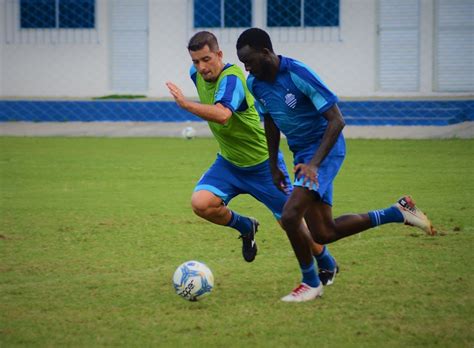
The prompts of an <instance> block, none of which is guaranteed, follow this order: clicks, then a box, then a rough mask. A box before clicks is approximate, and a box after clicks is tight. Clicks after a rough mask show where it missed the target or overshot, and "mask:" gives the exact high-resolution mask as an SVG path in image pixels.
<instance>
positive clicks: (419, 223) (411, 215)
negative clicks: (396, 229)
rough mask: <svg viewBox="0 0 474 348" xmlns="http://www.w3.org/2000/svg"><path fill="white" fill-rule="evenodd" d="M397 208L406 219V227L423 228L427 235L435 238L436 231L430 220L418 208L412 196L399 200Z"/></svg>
mask: <svg viewBox="0 0 474 348" xmlns="http://www.w3.org/2000/svg"><path fill="white" fill-rule="evenodd" d="M395 207H397V208H398V210H400V212H401V213H402V215H403V218H404V219H405V225H409V226H415V227H418V228H421V229H422V230H423V231H425V232H426V234H428V235H430V236H434V235H435V234H436V230H435V229H434V227H433V224H432V223H431V221H430V219H428V217H427V216H426V215H425V214H424V213H423V212H422V211H421V210H420V209H418V208H417V207H416V205H415V201H414V200H413V198H411V197H410V196H404V197H402V198H400V199H399V200H398V202H397V203H396V204H395Z"/></svg>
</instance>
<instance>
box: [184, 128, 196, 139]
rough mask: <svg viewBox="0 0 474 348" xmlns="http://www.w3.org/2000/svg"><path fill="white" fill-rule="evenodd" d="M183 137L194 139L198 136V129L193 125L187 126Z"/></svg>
mask: <svg viewBox="0 0 474 348" xmlns="http://www.w3.org/2000/svg"><path fill="white" fill-rule="evenodd" d="M181 135H182V136H183V138H186V139H193V138H194V137H195V136H196V130H195V129H194V128H193V127H186V128H184V129H183V131H182V132H181Z"/></svg>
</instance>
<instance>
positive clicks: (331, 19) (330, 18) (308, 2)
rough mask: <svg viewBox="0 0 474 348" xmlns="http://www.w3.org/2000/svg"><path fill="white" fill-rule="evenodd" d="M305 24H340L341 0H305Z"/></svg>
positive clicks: (308, 25)
mask: <svg viewBox="0 0 474 348" xmlns="http://www.w3.org/2000/svg"><path fill="white" fill-rule="evenodd" d="M304 25H305V26H306V27H337V26H339V0H304Z"/></svg>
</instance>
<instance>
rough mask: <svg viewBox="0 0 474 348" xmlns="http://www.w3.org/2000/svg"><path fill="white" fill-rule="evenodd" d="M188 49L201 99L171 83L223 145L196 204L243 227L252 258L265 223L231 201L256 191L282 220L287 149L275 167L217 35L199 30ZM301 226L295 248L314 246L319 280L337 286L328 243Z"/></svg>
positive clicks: (214, 218)
mask: <svg viewBox="0 0 474 348" xmlns="http://www.w3.org/2000/svg"><path fill="white" fill-rule="evenodd" d="M188 51H189V54H190V56H191V59H192V61H193V65H192V67H191V70H190V75H191V79H192V80H193V82H194V84H195V86H196V88H197V91H198V95H199V100H200V103H198V102H194V101H190V100H187V99H186V98H185V97H184V96H183V93H182V92H181V89H180V88H179V87H178V86H176V85H175V84H174V83H172V82H167V83H166V85H167V87H168V89H169V91H170V93H171V95H172V96H173V98H174V99H175V101H176V103H177V104H178V105H179V106H180V107H181V108H183V109H185V110H187V111H189V112H191V113H193V114H195V115H197V116H198V117H200V118H202V119H203V120H205V121H207V122H208V124H209V128H210V129H211V131H212V134H213V135H214V137H215V139H216V140H217V142H218V143H219V148H220V152H219V153H218V154H217V158H216V160H215V162H214V163H213V164H212V166H211V167H210V168H209V169H208V170H207V171H206V172H205V173H204V175H203V176H202V178H201V179H200V180H199V182H198V183H197V185H196V187H195V189H194V192H193V195H192V198H191V205H192V208H193V211H194V212H195V213H196V214H197V215H198V216H200V217H202V218H203V219H206V220H208V221H210V222H212V223H215V224H218V225H222V226H228V227H230V228H233V229H235V230H237V231H238V232H239V233H240V238H241V239H242V243H243V245H242V254H243V257H244V259H245V261H247V262H252V261H253V260H254V259H255V256H256V254H257V244H256V242H255V234H256V232H257V230H258V227H259V223H258V221H257V220H256V219H254V218H252V217H247V216H243V215H240V214H238V213H237V212H235V211H233V210H231V209H229V207H228V203H229V202H230V200H231V199H232V198H234V197H236V196H237V195H239V194H250V195H252V196H253V197H254V198H255V199H257V200H259V201H260V202H262V203H263V204H264V205H265V206H267V207H268V209H270V210H271V211H272V212H273V214H274V216H275V218H276V219H277V220H278V221H280V218H281V214H282V211H283V206H284V205H285V203H286V200H287V198H288V196H289V194H290V193H291V190H292V185H291V180H290V178H289V176H288V173H287V170H286V166H285V163H284V161H283V156H282V154H281V153H279V154H278V160H277V161H276V164H275V165H276V166H277V168H273V170H270V162H269V156H268V149H267V143H266V138H265V132H264V130H263V127H262V125H261V123H260V117H259V115H258V112H257V111H256V109H255V106H254V99H253V97H252V95H251V94H250V92H249V91H248V89H247V86H246V82H245V81H246V78H245V76H244V74H243V72H242V70H241V69H240V68H239V67H238V66H236V65H232V64H225V63H224V62H223V53H222V51H221V50H220V49H219V45H218V43H217V39H216V37H215V36H214V34H212V33H210V32H207V31H202V32H198V33H196V34H195V35H194V36H193V37H192V38H191V39H190V41H189V44H188ZM272 173H273V175H272ZM300 228H301V229H302V230H304V233H303V234H304V236H305V237H304V238H302V239H299V240H295V239H294V238H293V239H290V241H291V244H292V247H293V249H294V250H295V248H297V247H298V245H308V244H309V245H310V246H311V249H312V251H313V254H314V256H315V259H316V263H317V266H318V270H319V272H318V273H319V277H317V278H318V279H316V280H315V281H317V283H318V284H319V283H321V286H322V285H330V284H332V282H333V281H334V277H335V275H336V273H337V271H338V267H337V264H336V261H335V260H334V258H333V257H332V255H331V254H330V253H329V250H328V249H327V248H326V247H325V246H322V245H319V244H316V243H315V242H314V241H313V240H312V239H311V237H310V234H309V232H308V230H307V228H306V226H305V225H304V223H302V224H301V226H300ZM301 271H302V273H303V276H305V273H306V274H314V273H315V272H314V271H315V269H314V268H312V269H311V270H307V269H302V270H301Z"/></svg>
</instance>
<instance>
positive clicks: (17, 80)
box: [0, 0, 109, 97]
mask: <svg viewBox="0 0 474 348" xmlns="http://www.w3.org/2000/svg"><path fill="white" fill-rule="evenodd" d="M3 1H5V0H3ZM107 2H108V1H107V0H97V11H96V16H97V22H98V23H99V24H98V29H97V30H98V40H97V39H96V38H95V35H94V37H93V38H92V39H90V38H89V37H88V34H87V33H79V34H78V35H77V38H75V40H72V41H76V43H74V42H71V40H69V42H67V43H54V41H56V40H57V37H56V36H55V33H54V32H53V34H51V33H50V32H46V31H38V32H36V33H29V34H26V33H20V32H18V31H15V33H13V34H12V33H11V32H9V33H8V37H5V35H2V44H1V47H2V58H3V66H4V70H3V74H2V75H1V76H2V82H3V86H4V88H3V91H2V95H3V96H7V97H8V96H15V97H30V96H32V97H36V96H41V97H89V96H100V95H104V94H106V93H107V92H108V88H109V87H108V86H109V72H108V69H109V68H108V66H109V64H108V59H109V55H108V46H109V43H108V18H107V16H108V9H107ZM0 11H1V12H2V15H4V16H9V18H8V20H12V18H11V16H12V14H11V13H5V7H4V6H1V9H0ZM64 35H69V36H72V33H66V32H65V33H64ZM4 37H5V39H3V38H4ZM58 38H59V37H58ZM7 40H8V41H9V43H8V42H7Z"/></svg>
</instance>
